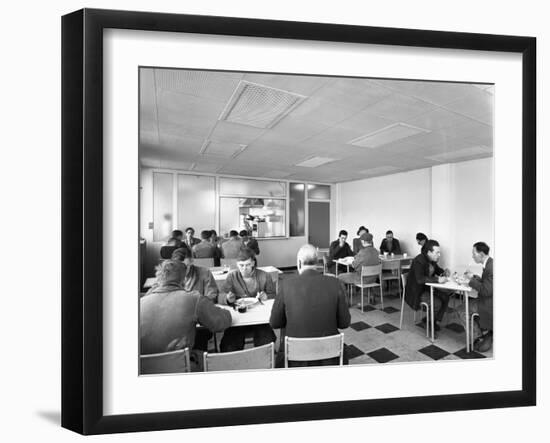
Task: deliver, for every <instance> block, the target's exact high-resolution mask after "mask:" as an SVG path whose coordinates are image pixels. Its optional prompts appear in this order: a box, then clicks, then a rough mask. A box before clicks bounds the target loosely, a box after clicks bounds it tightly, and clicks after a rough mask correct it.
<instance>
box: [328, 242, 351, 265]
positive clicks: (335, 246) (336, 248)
mask: <svg viewBox="0 0 550 443" xmlns="http://www.w3.org/2000/svg"><path fill="white" fill-rule="evenodd" d="M352 255H353V251H352V250H351V248H350V246H349V243H348V242H346V243H344V246H342V247H340V240H334V241H333V242H332V243H331V244H330V247H329V248H328V259H329V261H330V262H331V263H332V260H337V259H339V258H344V257H350V256H352Z"/></svg>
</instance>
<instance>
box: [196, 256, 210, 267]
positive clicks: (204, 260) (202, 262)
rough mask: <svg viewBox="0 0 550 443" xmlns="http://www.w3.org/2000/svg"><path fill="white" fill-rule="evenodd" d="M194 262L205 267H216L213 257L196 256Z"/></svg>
mask: <svg viewBox="0 0 550 443" xmlns="http://www.w3.org/2000/svg"><path fill="white" fill-rule="evenodd" d="M193 264H194V265H196V266H202V267H203V268H212V267H214V259H213V258H194V259H193Z"/></svg>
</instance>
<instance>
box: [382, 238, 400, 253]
mask: <svg viewBox="0 0 550 443" xmlns="http://www.w3.org/2000/svg"><path fill="white" fill-rule="evenodd" d="M384 252H387V253H388V254H391V253H392V252H393V253H394V254H401V245H400V244H399V240H397V239H396V238H394V239H393V240H392V243H391V248H390V247H389V242H388V240H387V239H386V238H384V240H382V243H380V253H382V254H383V253H384Z"/></svg>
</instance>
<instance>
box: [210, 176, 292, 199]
mask: <svg viewBox="0 0 550 443" xmlns="http://www.w3.org/2000/svg"><path fill="white" fill-rule="evenodd" d="M220 194H221V195H241V196H244V197H246V196H249V195H253V196H260V197H262V196H263V197H285V196H286V183H285V182H276V181H264V180H252V179H243V178H227V177H221V178H220Z"/></svg>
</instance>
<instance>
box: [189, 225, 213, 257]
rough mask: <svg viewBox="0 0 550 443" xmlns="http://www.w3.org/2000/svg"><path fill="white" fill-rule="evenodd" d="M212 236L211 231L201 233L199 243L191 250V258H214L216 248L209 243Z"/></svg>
mask: <svg viewBox="0 0 550 443" xmlns="http://www.w3.org/2000/svg"><path fill="white" fill-rule="evenodd" d="M211 236H212V232H211V231H202V232H201V242H200V243H197V244H196V245H195V246H193V248H192V249H191V252H193V257H195V258H214V256H215V254H216V246H214V245H213V244H212V242H211V241H210V237H211Z"/></svg>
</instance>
